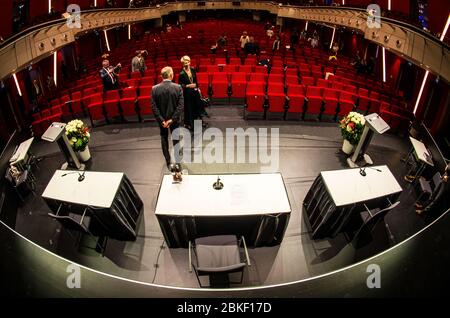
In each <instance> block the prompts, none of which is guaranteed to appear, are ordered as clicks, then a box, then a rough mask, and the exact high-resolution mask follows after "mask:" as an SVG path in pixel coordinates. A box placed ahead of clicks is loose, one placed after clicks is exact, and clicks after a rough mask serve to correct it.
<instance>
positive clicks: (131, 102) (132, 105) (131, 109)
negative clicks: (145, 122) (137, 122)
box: [120, 87, 137, 117]
mask: <svg viewBox="0 0 450 318" xmlns="http://www.w3.org/2000/svg"><path fill="white" fill-rule="evenodd" d="M120 108H121V109H122V114H123V116H124V117H132V116H135V115H136V114H137V113H136V89H135V88H134V87H129V88H125V89H124V90H123V91H122V99H121V100H120Z"/></svg>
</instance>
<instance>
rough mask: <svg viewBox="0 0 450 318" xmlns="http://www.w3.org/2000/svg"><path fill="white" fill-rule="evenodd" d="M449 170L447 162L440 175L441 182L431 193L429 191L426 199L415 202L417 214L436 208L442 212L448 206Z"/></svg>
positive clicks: (449, 201)
mask: <svg viewBox="0 0 450 318" xmlns="http://www.w3.org/2000/svg"><path fill="white" fill-rule="evenodd" d="M449 172H450V166H449V164H447V165H446V166H445V170H444V174H443V175H442V177H441V182H440V183H439V184H438V185H437V186H436V188H435V189H434V190H433V193H431V195H430V197H429V198H428V199H427V200H426V201H423V202H420V201H418V202H416V203H415V207H416V213H417V214H419V215H422V214H424V213H429V212H431V211H433V210H436V208H438V209H441V210H442V212H444V211H445V209H447V208H448V206H449V203H450V200H449V198H450V196H449V192H450V189H449V183H448V177H449V176H448V174H449Z"/></svg>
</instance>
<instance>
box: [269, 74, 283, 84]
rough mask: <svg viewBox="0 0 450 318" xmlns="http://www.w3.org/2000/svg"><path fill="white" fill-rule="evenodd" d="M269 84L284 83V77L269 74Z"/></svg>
mask: <svg viewBox="0 0 450 318" xmlns="http://www.w3.org/2000/svg"><path fill="white" fill-rule="evenodd" d="M268 82H269V83H284V75H283V74H272V73H270V74H269V78H268Z"/></svg>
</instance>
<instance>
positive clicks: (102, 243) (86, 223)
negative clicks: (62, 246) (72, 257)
mask: <svg viewBox="0 0 450 318" xmlns="http://www.w3.org/2000/svg"><path fill="white" fill-rule="evenodd" d="M87 212H88V208H85V209H84V212H83V214H76V213H71V212H69V211H68V210H67V209H65V208H63V207H62V204H61V205H60V206H59V208H58V210H57V212H56V214H53V213H48V216H50V217H51V218H53V219H54V220H57V221H58V222H59V223H60V224H61V225H62V226H63V227H64V228H65V229H66V230H68V231H69V234H70V236H72V237H73V238H75V237H74V236H73V235H72V233H71V232H72V231H75V232H77V233H78V239H77V240H76V243H75V244H76V246H77V247H79V245H80V242H81V238H82V235H83V234H89V235H90V236H91V237H93V238H96V237H97V239H96V242H95V244H96V247H95V248H94V249H95V250H96V251H97V252H99V253H101V255H102V256H104V252H105V250H106V244H107V241H108V237H107V236H105V235H103V233H102V231H101V228H100V224H98V222H97V221H96V219H95V218H93V217H91V216H90V215H88V213H87Z"/></svg>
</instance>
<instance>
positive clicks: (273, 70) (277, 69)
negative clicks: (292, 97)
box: [270, 67, 284, 75]
mask: <svg viewBox="0 0 450 318" xmlns="http://www.w3.org/2000/svg"><path fill="white" fill-rule="evenodd" d="M270 74H283V75H284V68H282V67H272V68H271V69H270Z"/></svg>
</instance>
